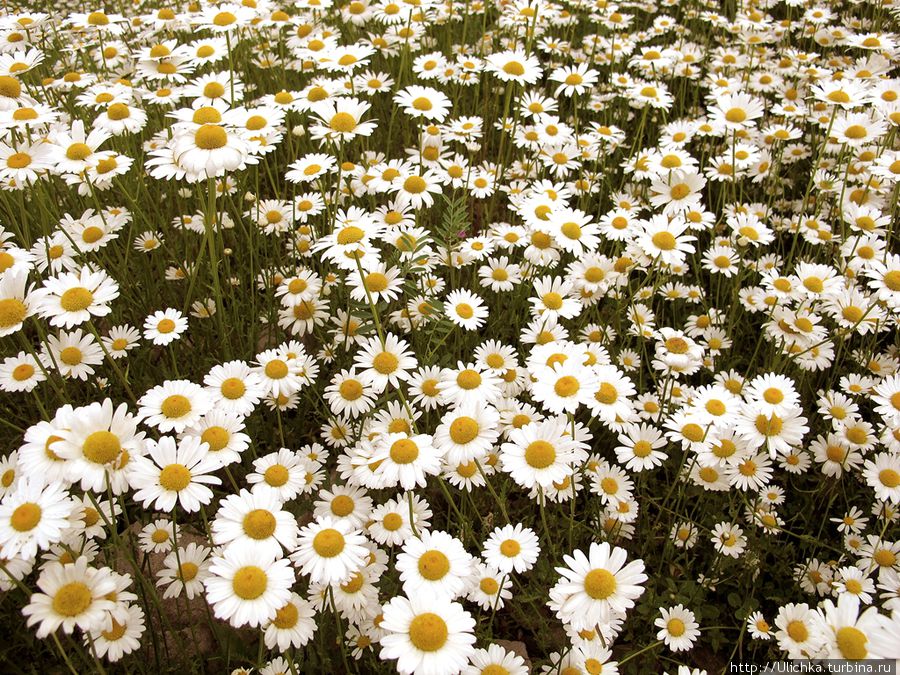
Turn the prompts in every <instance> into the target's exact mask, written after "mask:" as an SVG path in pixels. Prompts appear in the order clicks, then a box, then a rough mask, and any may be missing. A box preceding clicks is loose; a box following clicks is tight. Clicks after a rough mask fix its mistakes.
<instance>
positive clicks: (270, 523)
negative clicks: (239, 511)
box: [243, 509, 276, 539]
mask: <svg viewBox="0 0 900 675" xmlns="http://www.w3.org/2000/svg"><path fill="white" fill-rule="evenodd" d="M243 526H244V533H245V534H246V535H247V536H248V537H250V538H251V539H268V538H269V537H271V536H272V534H274V532H275V526H276V521H275V516H273V515H272V512H271V511H267V510H266V509H253V510H252V511H250V512H249V513H248V514H247V515H246V516H244V523H243Z"/></svg>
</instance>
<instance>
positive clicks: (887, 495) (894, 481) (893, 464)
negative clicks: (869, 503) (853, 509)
mask: <svg viewBox="0 0 900 675" xmlns="http://www.w3.org/2000/svg"><path fill="white" fill-rule="evenodd" d="M862 476H863V478H864V479H865V481H866V483H867V484H868V485H869V487H871V488H872V489H873V490H874V491H875V498H876V499H879V500H881V501H883V502H890V503H891V504H896V503H897V502H900V458H898V457H897V456H896V455H895V454H893V453H889V452H882V453H878V454H877V455H875V456H874V457H873V458H872V459H869V460H866V463H865V465H864V466H863V472H862Z"/></svg>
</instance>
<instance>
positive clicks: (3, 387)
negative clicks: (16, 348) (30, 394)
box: [0, 352, 47, 392]
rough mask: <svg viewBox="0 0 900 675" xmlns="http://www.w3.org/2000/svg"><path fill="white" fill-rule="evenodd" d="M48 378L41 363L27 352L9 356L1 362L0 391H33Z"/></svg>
mask: <svg viewBox="0 0 900 675" xmlns="http://www.w3.org/2000/svg"><path fill="white" fill-rule="evenodd" d="M46 379H47V376H46V375H45V374H44V371H43V370H42V369H41V364H40V363H38V361H37V359H35V358H34V356H32V355H31V354H28V353H26V352H19V353H18V354H17V355H16V356H8V357H6V358H5V359H3V361H2V363H0V391H8V392H17V391H32V390H33V389H34V388H35V387H36V386H38V385H39V384H40V383H41V382H43V381H44V380H46Z"/></svg>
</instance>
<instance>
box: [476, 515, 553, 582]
mask: <svg viewBox="0 0 900 675" xmlns="http://www.w3.org/2000/svg"><path fill="white" fill-rule="evenodd" d="M540 553H541V547H540V544H539V543H538V537H537V535H536V534H535V533H534V530H532V529H531V528H528V527H523V526H522V524H521V523H517V524H516V525H505V526H503V527H498V528H496V529H495V530H494V531H493V532H491V535H490V536H489V537H488V539H487V541H486V542H485V544H484V559H485V561H487V563H488V564H489V565H491V566H492V567H494V568H496V569H497V570H499V571H500V572H502V573H504V574H509V573H511V572H513V571H515V572H517V573H519V574H521V573H523V572H527V571H528V570H530V569H531V568H532V567H534V563H535V562H537V559H538V556H539V555H540Z"/></svg>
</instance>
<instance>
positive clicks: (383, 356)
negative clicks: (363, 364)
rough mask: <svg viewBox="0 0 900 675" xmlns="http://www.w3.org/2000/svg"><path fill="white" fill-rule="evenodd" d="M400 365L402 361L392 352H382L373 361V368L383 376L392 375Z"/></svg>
mask: <svg viewBox="0 0 900 675" xmlns="http://www.w3.org/2000/svg"><path fill="white" fill-rule="evenodd" d="M399 365H400V359H398V358H397V357H396V356H394V355H393V354H391V353H390V352H381V353H380V354H378V355H377V356H376V357H375V358H374V359H372V367H373V368H375V370H377V371H378V372H379V373H381V374H382V375H390V374H391V373H393V372H394V371H395V370H397V367H398V366H399Z"/></svg>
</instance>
